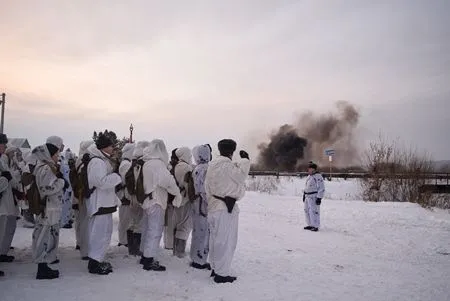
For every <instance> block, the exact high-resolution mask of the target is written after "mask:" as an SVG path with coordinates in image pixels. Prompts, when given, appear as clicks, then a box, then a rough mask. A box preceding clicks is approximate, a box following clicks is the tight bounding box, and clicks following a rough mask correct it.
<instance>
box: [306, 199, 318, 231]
mask: <svg viewBox="0 0 450 301" xmlns="http://www.w3.org/2000/svg"><path fill="white" fill-rule="evenodd" d="M304 210H305V221H306V225H307V226H310V227H315V228H320V206H318V205H316V197H315V196H314V197H310V196H306V198H305V205H304Z"/></svg>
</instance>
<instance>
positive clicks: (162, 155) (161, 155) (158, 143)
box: [143, 139, 169, 166]
mask: <svg viewBox="0 0 450 301" xmlns="http://www.w3.org/2000/svg"><path fill="white" fill-rule="evenodd" d="M143 153H144V158H143V159H144V161H149V160H151V159H157V160H161V161H162V162H163V163H164V165H165V166H167V165H168V164H169V153H168V152H167V148H166V145H165V144H164V141H162V140H161V139H154V140H152V142H150V145H149V146H148V147H146V148H145V149H144V151H143Z"/></svg>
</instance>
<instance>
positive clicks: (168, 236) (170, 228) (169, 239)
mask: <svg viewBox="0 0 450 301" xmlns="http://www.w3.org/2000/svg"><path fill="white" fill-rule="evenodd" d="M165 216H167V221H166V223H165V227H164V248H166V249H173V239H174V234H175V224H174V217H173V206H172V205H167V209H166V212H165Z"/></svg>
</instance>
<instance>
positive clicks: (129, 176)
mask: <svg viewBox="0 0 450 301" xmlns="http://www.w3.org/2000/svg"><path fill="white" fill-rule="evenodd" d="M138 165H139V166H141V170H142V166H143V165H144V161H143V160H142V159H139V160H136V159H133V161H132V163H131V167H130V169H128V171H127V173H126V174H125V187H126V188H127V190H128V193H129V194H130V195H136V179H135V178H134V170H135V168H136V166H138Z"/></svg>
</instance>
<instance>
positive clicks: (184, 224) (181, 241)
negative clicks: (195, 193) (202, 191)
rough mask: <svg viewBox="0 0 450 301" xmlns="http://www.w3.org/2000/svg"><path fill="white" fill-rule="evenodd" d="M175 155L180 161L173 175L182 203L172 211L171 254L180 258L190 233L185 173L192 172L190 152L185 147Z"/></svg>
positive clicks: (179, 149)
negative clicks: (172, 237)
mask: <svg viewBox="0 0 450 301" xmlns="http://www.w3.org/2000/svg"><path fill="white" fill-rule="evenodd" d="M175 154H176V156H177V157H178V159H179V160H180V161H179V162H178V164H177V165H176V166H175V169H174V175H175V179H176V181H177V184H178V187H179V188H180V191H181V196H182V197H183V201H182V202H181V206H180V207H178V208H174V209H173V216H172V218H173V225H174V245H173V254H174V255H175V256H178V257H180V258H181V257H184V256H185V249H186V241H187V239H188V238H189V235H190V234H191V231H192V203H191V202H190V201H189V197H188V193H187V190H188V184H187V183H186V182H185V181H184V178H185V176H186V173H188V172H192V152H191V150H190V149H189V148H187V147H180V148H178V149H177V150H176V151H175Z"/></svg>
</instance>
